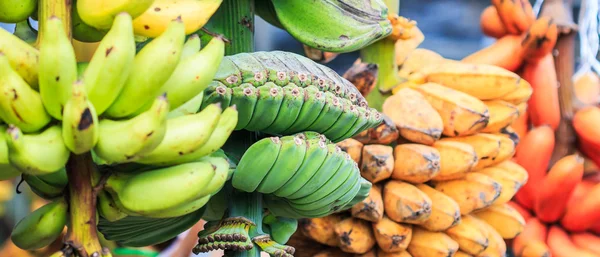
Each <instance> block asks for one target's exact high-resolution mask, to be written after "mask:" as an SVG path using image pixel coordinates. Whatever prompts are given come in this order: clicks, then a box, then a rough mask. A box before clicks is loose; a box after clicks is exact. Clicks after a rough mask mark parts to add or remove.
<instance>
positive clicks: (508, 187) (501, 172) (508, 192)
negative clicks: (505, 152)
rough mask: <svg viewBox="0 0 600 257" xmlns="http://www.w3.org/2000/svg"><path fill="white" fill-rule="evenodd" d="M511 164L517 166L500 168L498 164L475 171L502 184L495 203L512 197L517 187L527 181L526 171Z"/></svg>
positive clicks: (501, 202) (519, 187)
mask: <svg viewBox="0 0 600 257" xmlns="http://www.w3.org/2000/svg"><path fill="white" fill-rule="evenodd" d="M506 162H511V161H506ZM513 164H514V165H511V166H518V167H506V168H502V167H499V166H492V167H488V168H485V169H481V170H479V171H477V172H479V173H482V174H485V175H487V176H489V177H490V178H492V179H494V180H496V181H497V182H498V183H500V184H501V185H502V191H501V192H500V196H499V197H498V199H497V200H496V201H495V202H494V204H495V205H497V204H505V203H507V202H508V201H510V199H512V198H513V196H515V194H516V193H517V191H519V189H521V187H522V186H523V185H525V183H527V179H528V177H529V175H528V174H527V171H526V170H525V169H524V168H523V167H521V166H519V165H518V164H516V163H513Z"/></svg>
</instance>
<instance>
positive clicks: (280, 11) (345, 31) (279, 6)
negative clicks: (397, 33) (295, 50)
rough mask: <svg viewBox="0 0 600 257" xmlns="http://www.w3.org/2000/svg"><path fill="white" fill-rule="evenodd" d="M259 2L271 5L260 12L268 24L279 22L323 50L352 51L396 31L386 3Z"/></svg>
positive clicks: (339, 0)
mask: <svg viewBox="0 0 600 257" xmlns="http://www.w3.org/2000/svg"><path fill="white" fill-rule="evenodd" d="M259 2H262V3H261V5H267V6H269V8H263V10H261V11H259V14H260V15H265V16H266V20H267V21H273V20H275V19H276V22H275V25H278V26H281V27H283V28H284V29H285V30H287V32H289V33H290V34H291V35H292V36H293V37H294V38H296V39H297V40H298V41H300V42H301V43H303V44H305V45H308V46H310V47H312V48H316V49H319V50H323V51H328V52H352V51H355V50H358V49H361V48H363V47H365V46H367V45H370V44H371V43H373V42H375V41H378V40H380V39H382V38H384V37H386V36H388V35H389V34H391V32H392V24H391V23H390V22H389V21H388V19H387V15H388V9H387V7H386V5H385V3H384V2H383V1H382V0H366V1H355V0H318V1H312V2H311V3H310V4H307V3H306V1H304V0H270V1H267V0H262V1H259ZM268 2H270V3H268ZM299 13H306V14H310V15H298V14H299ZM273 14H275V15H273ZM274 16H276V18H275V17H274Z"/></svg>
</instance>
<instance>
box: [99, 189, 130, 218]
mask: <svg viewBox="0 0 600 257" xmlns="http://www.w3.org/2000/svg"><path fill="white" fill-rule="evenodd" d="M96 209H97V210H98V214H99V215H100V217H102V218H104V219H106V220H108V221H110V222H115V221H117V220H120V219H123V218H125V217H127V216H128V215H127V213H126V212H124V211H122V210H121V209H119V207H118V206H117V204H116V203H115V201H114V200H113V199H112V196H111V195H110V194H109V193H108V192H106V191H101V192H100V193H98V202H97V205H96Z"/></svg>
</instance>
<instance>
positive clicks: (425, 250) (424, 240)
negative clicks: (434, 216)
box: [408, 227, 458, 257]
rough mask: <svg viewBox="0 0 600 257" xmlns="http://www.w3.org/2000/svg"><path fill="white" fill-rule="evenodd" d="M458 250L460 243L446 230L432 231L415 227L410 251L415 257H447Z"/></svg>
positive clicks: (409, 246)
mask: <svg viewBox="0 0 600 257" xmlns="http://www.w3.org/2000/svg"><path fill="white" fill-rule="evenodd" d="M456 251H458V243H456V241H454V240H452V238H450V237H449V236H448V235H446V234H445V233H444V232H430V231H427V230H425V229H422V228H419V227H414V228H413V234H412V239H411V240H410V244H409V245H408V252H409V253H410V255H412V256H413V257H447V256H454V253H456Z"/></svg>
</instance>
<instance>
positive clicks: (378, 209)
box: [350, 181, 384, 222]
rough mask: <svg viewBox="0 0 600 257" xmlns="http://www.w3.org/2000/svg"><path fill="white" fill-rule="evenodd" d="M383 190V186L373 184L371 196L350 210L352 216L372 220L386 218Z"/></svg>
mask: <svg viewBox="0 0 600 257" xmlns="http://www.w3.org/2000/svg"><path fill="white" fill-rule="evenodd" d="M359 183H360V181H359ZM381 190H382V188H381V186H378V185H374V186H372V187H371V191H369V196H367V198H365V199H364V200H363V201H362V202H360V203H358V204H355V205H354V206H352V209H351V210H350V212H351V213H352V217H356V218H359V219H363V220H368V221H371V222H378V221H381V220H382V219H383V218H384V215H383V196H382V195H381V194H382V192H381Z"/></svg>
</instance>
